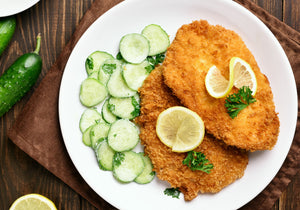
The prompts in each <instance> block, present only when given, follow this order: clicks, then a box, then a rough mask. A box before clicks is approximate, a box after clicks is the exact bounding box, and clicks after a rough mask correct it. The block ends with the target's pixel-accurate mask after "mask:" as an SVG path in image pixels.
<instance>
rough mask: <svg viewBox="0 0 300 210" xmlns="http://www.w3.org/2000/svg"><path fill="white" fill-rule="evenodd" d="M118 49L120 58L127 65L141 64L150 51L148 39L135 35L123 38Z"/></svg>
mask: <svg viewBox="0 0 300 210" xmlns="http://www.w3.org/2000/svg"><path fill="white" fill-rule="evenodd" d="M119 47H120V53H121V55H122V57H123V58H124V59H125V60H126V61H127V62H129V63H141V62H142V61H143V60H145V59H146V58H147V56H148V54H149V50H150V45H149V41H148V39H147V38H146V37H144V36H143V35H141V34H137V33H132V34H127V35H125V36H123V37H122V39H121V41H120V45H119Z"/></svg>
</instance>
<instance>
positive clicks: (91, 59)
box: [85, 57, 94, 69]
mask: <svg viewBox="0 0 300 210" xmlns="http://www.w3.org/2000/svg"><path fill="white" fill-rule="evenodd" d="M85 63H86V65H87V66H88V68H89V69H93V68H94V61H93V58H91V57H88V58H87V59H86V61H85Z"/></svg>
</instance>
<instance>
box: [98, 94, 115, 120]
mask: <svg viewBox="0 0 300 210" xmlns="http://www.w3.org/2000/svg"><path fill="white" fill-rule="evenodd" d="M108 100H109V99H107V100H106V101H105V102H104V104H103V106H102V112H101V113H102V117H103V119H104V120H105V122H107V123H109V124H112V123H113V122H115V121H116V120H117V119H118V117H117V116H116V115H114V114H113V113H112V112H111V111H110V110H109V108H108Z"/></svg>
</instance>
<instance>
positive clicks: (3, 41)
mask: <svg viewBox="0 0 300 210" xmlns="http://www.w3.org/2000/svg"><path fill="white" fill-rule="evenodd" d="M15 29H16V18H15V16H10V17H4V18H0V55H1V54H2V52H3V51H4V50H5V48H6V47H7V45H8V44H9V42H10V40H11V38H12V36H13V35H14V33H15Z"/></svg>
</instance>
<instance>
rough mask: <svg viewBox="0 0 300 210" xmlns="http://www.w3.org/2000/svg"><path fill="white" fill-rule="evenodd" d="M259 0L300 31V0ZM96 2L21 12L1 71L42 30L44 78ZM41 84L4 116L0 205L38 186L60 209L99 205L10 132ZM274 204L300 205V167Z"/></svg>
mask: <svg viewBox="0 0 300 210" xmlns="http://www.w3.org/2000/svg"><path fill="white" fill-rule="evenodd" d="M253 1H254V2H255V3H256V4H258V5H259V6H261V7H263V8H264V9H266V10H267V11H269V12H270V13H271V14H272V15H274V16H275V17H277V18H278V19H279V20H282V21H283V22H285V23H286V24H288V25H290V26H291V27H292V28H294V29H296V30H297V31H300V0H253ZM92 2H93V0H41V1H40V2H38V4H36V5H35V6H33V7H31V8H30V9H28V10H26V11H24V12H22V13H19V14H17V15H16V17H17V28H16V31H15V34H14V36H13V38H12V41H11V43H10V45H9V46H8V48H7V49H6V50H5V52H4V53H3V54H2V55H1V57H0V74H2V73H3V72H4V70H5V69H7V67H8V66H9V65H10V64H11V63H12V62H13V61H14V60H15V59H16V58H17V57H18V56H20V55H22V54H24V53H26V52H29V51H31V50H32V49H33V47H34V45H35V37H36V34H37V33H38V32H41V33H42V35H43V38H42V44H41V46H42V49H41V52H40V55H41V57H42V59H43V70H42V74H41V76H40V78H39V80H38V83H39V82H40V81H41V79H42V78H43V77H44V76H45V74H46V73H47V71H48V69H49V68H50V67H51V65H52V64H53V63H54V61H55V60H56V58H57V57H58V56H59V54H60V52H61V50H62V49H63V47H64V46H65V44H66V43H67V42H68V40H69V39H70V37H71V35H72V33H73V32H74V30H75V28H76V26H77V25H78V24H79V21H80V19H81V18H82V16H83V15H84V13H85V11H87V9H88V8H89V6H90V5H91V4H92ZM38 83H37V84H38ZM36 86H37V85H36ZM36 86H35V87H34V88H33V89H32V90H31V91H30V92H29V93H28V94H26V95H25V96H24V97H23V98H22V100H21V101H20V102H18V103H17V104H16V105H15V106H14V107H13V108H12V109H11V110H10V111H9V112H8V113H6V114H5V115H4V116H3V117H1V118H0V129H1V130H0V171H1V175H0V209H3V210H5V209H9V207H10V205H11V204H12V203H13V201H14V200H15V199H17V198H18V197H20V196H22V195H24V194H27V193H33V192H35V193H39V194H42V195H45V196H46V197H48V198H50V199H51V200H52V201H53V202H54V203H55V204H56V205H57V208H58V209H60V210H69V209H72V210H77V209H95V208H94V207H93V206H92V205H91V204H90V203H88V202H87V201H86V200H85V199H84V198H82V197H81V196H79V195H78V194H77V193H76V192H75V191H73V190H72V189H71V188H69V187H68V186H67V185H66V184H65V183H63V182H62V181H61V180H59V179H58V178H56V177H55V176H54V175H53V174H51V173H50V172H49V171H47V170H46V169H44V168H43V167H42V166H41V165H39V164H38V163H37V162H36V161H35V160H33V159H32V158H30V157H29V156H28V155H27V154H25V153H24V152H23V151H22V150H20V149H19V148H18V147H16V146H15V145H14V144H13V143H12V142H11V141H10V140H9V139H8V137H7V135H6V130H7V128H9V127H10V126H11V125H12V123H13V122H14V120H15V119H16V116H17V115H18V113H20V111H21V110H22V108H23V107H24V105H25V104H26V102H27V101H28V99H29V98H30V96H31V94H32V93H33V91H34V89H35V88H36ZM272 209H274V210H278V209H280V210H283V209H288V210H291V209H295V210H296V209H300V173H298V174H297V176H295V177H294V179H293V180H292V182H291V183H290V184H289V186H288V187H287V189H286V190H285V191H284V192H283V194H282V196H281V197H280V199H279V200H278V201H277V202H276V203H275V205H274V206H273V208H272Z"/></svg>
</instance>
